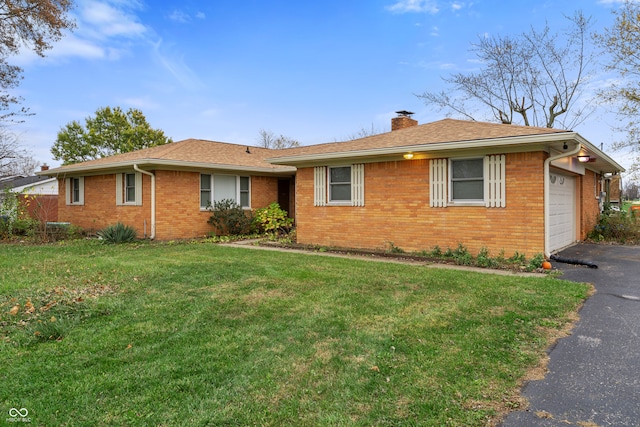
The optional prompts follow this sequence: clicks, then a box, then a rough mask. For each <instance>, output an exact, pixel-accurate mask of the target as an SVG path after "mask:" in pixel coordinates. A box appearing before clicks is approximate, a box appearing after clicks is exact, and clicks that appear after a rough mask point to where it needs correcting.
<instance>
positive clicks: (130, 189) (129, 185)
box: [116, 172, 142, 206]
mask: <svg viewBox="0 0 640 427" xmlns="http://www.w3.org/2000/svg"><path fill="white" fill-rule="evenodd" d="M116 205H118V206H122V205H133V206H142V174H141V173H139V172H127V173H119V174H116Z"/></svg>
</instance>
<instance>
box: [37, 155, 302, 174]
mask: <svg viewBox="0 0 640 427" xmlns="http://www.w3.org/2000/svg"><path fill="white" fill-rule="evenodd" d="M133 165H138V166H153V167H155V168H156V169H168V170H171V169H206V170H212V169H215V170H224V171H238V172H253V173H267V174H286V173H295V171H296V168H295V167H273V168H269V167H259V166H242V165H227V164H216V163H207V162H187V161H177V160H162V159H139V160H128V161H126V162H113V163H108V164H100V165H88V166H83V165H82V164H78V166H77V167H68V168H65V169H64V170H59V169H50V170H48V171H42V172H37V173H36V175H47V176H59V175H77V174H92V175H99V174H101V173H104V172H107V171H109V172H117V171H118V170H123V169H131V168H133Z"/></svg>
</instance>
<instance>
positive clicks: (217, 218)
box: [207, 199, 253, 236]
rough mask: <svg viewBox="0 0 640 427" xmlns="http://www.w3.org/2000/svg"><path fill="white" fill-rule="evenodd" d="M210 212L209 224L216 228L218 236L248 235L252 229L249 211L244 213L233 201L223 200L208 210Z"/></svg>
mask: <svg viewBox="0 0 640 427" xmlns="http://www.w3.org/2000/svg"><path fill="white" fill-rule="evenodd" d="M208 209H209V210H210V211H211V213H212V214H211V217H210V218H209V221H207V222H208V223H209V224H211V225H213V226H214V227H215V228H216V234H217V235H218V236H238V235H241V234H250V233H251V232H252V229H253V217H252V215H251V211H245V210H244V209H242V207H241V206H240V205H238V204H237V203H236V202H235V201H234V200H231V199H223V200H220V201H218V202H214V203H213V206H209V208H208Z"/></svg>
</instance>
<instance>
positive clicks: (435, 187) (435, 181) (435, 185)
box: [429, 159, 449, 208]
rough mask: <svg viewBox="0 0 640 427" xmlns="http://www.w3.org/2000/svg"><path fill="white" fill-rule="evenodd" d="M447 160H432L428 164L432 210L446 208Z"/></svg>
mask: <svg viewBox="0 0 640 427" xmlns="http://www.w3.org/2000/svg"><path fill="white" fill-rule="evenodd" d="M448 179H449V178H448V176H447V159H432V160H430V162H429V186H430V187H429V189H430V192H431V200H430V204H429V206H431V207H432V208H445V207H447V180H448Z"/></svg>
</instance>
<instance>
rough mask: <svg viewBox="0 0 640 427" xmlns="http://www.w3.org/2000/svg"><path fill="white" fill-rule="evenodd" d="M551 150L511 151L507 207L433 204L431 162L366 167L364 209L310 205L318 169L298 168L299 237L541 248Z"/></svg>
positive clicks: (420, 246)
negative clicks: (546, 171) (547, 162)
mask: <svg viewBox="0 0 640 427" xmlns="http://www.w3.org/2000/svg"><path fill="white" fill-rule="evenodd" d="M545 156H546V154H545V153H542V152H536V153H517V154H507V155H506V203H507V206H506V208H485V207H476V206H449V207H446V208H431V207H430V206H429V179H428V177H429V161H428V160H411V161H394V162H384V163H371V164H366V165H365V172H364V174H365V206H364V207H348V206H325V207H315V206H313V194H314V191H313V168H302V169H299V170H298V174H297V177H296V200H297V203H296V213H297V215H296V219H297V236H298V242H299V243H303V244H318V245H324V246H342V247H355V248H369V249H374V248H388V247H389V246H390V245H391V244H392V245H393V246H395V247H399V248H402V249H404V250H407V251H420V250H431V249H432V248H433V247H434V246H436V245H438V246H440V248H441V249H442V250H445V249H447V248H451V249H454V248H456V247H457V246H458V244H462V245H464V246H466V247H467V248H468V249H469V250H470V251H471V252H472V253H474V254H475V253H477V252H479V251H480V249H481V248H483V247H486V248H488V249H489V251H490V254H491V255H493V256H496V255H498V254H499V253H500V252H501V251H502V250H504V252H505V255H506V256H511V255H513V254H514V253H515V252H516V251H518V252H519V253H524V254H526V255H528V256H532V255H534V254H536V253H542V252H544V204H543V198H544V186H543V175H544V159H545Z"/></svg>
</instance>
